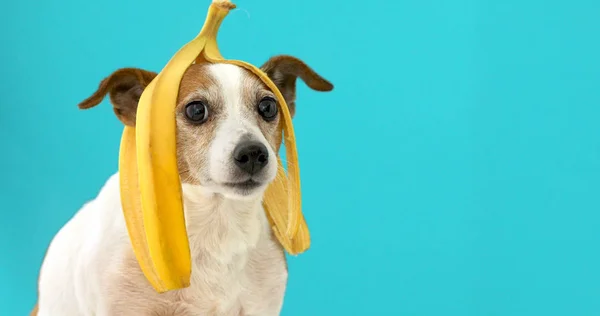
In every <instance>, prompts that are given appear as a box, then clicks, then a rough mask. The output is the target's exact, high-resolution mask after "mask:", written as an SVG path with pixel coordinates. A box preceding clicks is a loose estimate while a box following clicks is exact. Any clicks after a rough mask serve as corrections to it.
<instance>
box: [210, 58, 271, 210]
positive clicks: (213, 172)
mask: <svg viewBox="0 0 600 316" xmlns="http://www.w3.org/2000/svg"><path fill="white" fill-rule="evenodd" d="M210 71H211V75H212V76H213V77H214V78H215V79H216V80H217V82H219V86H220V87H219V88H220V89H221V91H222V96H223V98H224V104H225V109H226V113H227V115H226V116H225V118H224V119H223V120H222V121H221V122H219V124H218V128H217V132H216V135H215V139H214V140H213V142H212V145H211V148H210V159H209V167H210V169H209V173H210V177H211V179H212V180H213V181H215V182H216V184H217V186H213V187H211V188H210V189H211V190H212V191H213V192H216V193H221V194H223V195H225V196H226V197H228V198H239V197H237V196H236V197H234V196H232V195H231V194H230V192H229V191H227V190H223V189H222V188H221V187H220V186H218V184H219V183H224V182H231V181H232V180H231V179H230V177H231V170H232V168H231V164H230V161H231V159H230V157H231V155H232V152H233V150H234V149H235V146H236V145H237V144H238V143H239V142H240V141H242V140H244V139H245V140H248V141H259V142H261V143H263V144H264V145H265V146H266V147H267V149H268V151H269V157H271V159H269V161H268V163H267V165H266V166H265V168H264V172H263V173H262V174H261V176H262V179H259V180H261V182H263V183H265V186H266V184H268V183H269V182H271V181H272V180H273V179H274V178H275V176H276V175H277V161H276V160H275V159H273V157H275V156H276V155H275V152H274V151H273V149H272V148H271V146H269V143H268V142H267V139H266V138H265V136H264V135H263V134H262V132H261V131H260V129H259V128H258V126H257V123H256V115H254V114H253V113H250V110H249V109H248V107H246V106H245V105H244V104H243V103H244V100H243V98H242V94H241V91H242V85H243V81H244V73H243V72H242V71H241V69H240V68H239V67H238V66H234V65H229V64H213V65H211V66H210ZM263 189H264V188H263ZM257 192H259V193H262V190H257ZM251 197H252V196H251Z"/></svg>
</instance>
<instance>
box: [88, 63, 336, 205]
mask: <svg viewBox="0 0 600 316" xmlns="http://www.w3.org/2000/svg"><path fill="white" fill-rule="evenodd" d="M261 69H262V70H263V71H264V72H265V73H266V74H267V75H268V76H269V77H270V78H271V80H272V81H273V82H274V83H275V84H276V85H277V87H278V89H279V90H280V92H281V93H282V95H283V96H284V98H285V101H286V103H287V105H288V107H289V110H290V113H291V115H292V116H294V114H295V112H296V104H295V95H296V78H298V77H299V78H301V79H302V80H303V81H304V82H305V83H306V84H307V85H308V87H310V88H312V89H314V90H317V91H330V90H332V89H333V86H332V85H331V83H329V82H328V81H327V80H325V79H324V78H323V77H321V76H320V75H318V74H317V73H316V72H315V71H313V70H312V69H311V68H310V67H308V66H307V65H306V64H305V63H304V62H302V61H301V60H299V59H297V58H295V57H291V56H276V57H273V58H271V59H269V60H268V61H267V62H266V63H265V64H264V65H263V66H262V67H261ZM155 76H156V73H154V72H150V71H146V70H142V69H136V68H124V69H119V70H117V71H115V72H114V73H112V74H111V75H110V76H109V77H107V78H106V79H104V80H103V81H102V82H101V83H100V86H99V88H98V90H97V91H96V92H94V94H93V95H92V96H90V97H89V98H88V99H86V100H84V101H83V102H82V103H81V104H79V107H80V108H82V109H87V108H91V107H93V106H95V105H97V104H99V103H100V102H101V101H102V100H103V99H104V97H105V96H106V95H107V94H108V95H110V100H111V103H112V105H113V110H114V112H115V114H116V115H117V117H118V118H119V119H120V120H121V121H122V122H123V123H124V124H125V125H129V126H135V119H136V111H137V104H138V101H139V98H140V96H141V94H142V92H143V90H144V88H145V87H146V86H147V85H148V84H149V83H150V82H151V81H152V79H154V77H155ZM175 113H176V122H177V158H178V167H179V172H180V177H181V180H182V182H183V183H187V184H192V185H198V186H200V187H201V188H202V189H203V190H205V191H207V192H210V193H217V194H222V195H224V196H226V197H228V198H234V199H243V198H247V197H254V196H257V195H260V194H262V193H263V191H264V190H265V189H266V187H267V185H268V184H269V183H270V182H271V181H272V180H273V179H274V178H275V176H276V173H277V168H278V165H277V158H276V157H277V152H278V151H279V147H280V145H281V142H282V133H281V126H280V124H282V118H281V113H280V111H279V105H278V104H277V100H276V98H275V95H274V93H273V92H272V91H270V90H269V89H268V88H267V86H266V85H264V83H263V82H262V81H261V80H260V79H259V78H257V77H256V76H255V75H254V74H252V73H251V72H249V71H248V70H246V69H244V68H241V67H238V66H235V65H230V64H197V65H196V64H195V65H192V66H191V67H189V69H188V70H187V71H186V72H185V74H184V76H183V79H182V81H181V84H180V87H179V94H178V100H177V107H176V112H175Z"/></svg>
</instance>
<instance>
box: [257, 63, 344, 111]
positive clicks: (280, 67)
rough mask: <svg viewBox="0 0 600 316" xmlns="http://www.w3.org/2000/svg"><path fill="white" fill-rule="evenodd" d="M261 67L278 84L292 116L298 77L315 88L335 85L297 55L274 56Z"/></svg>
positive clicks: (329, 88) (331, 87)
mask: <svg viewBox="0 0 600 316" xmlns="http://www.w3.org/2000/svg"><path fill="white" fill-rule="evenodd" d="M260 69H261V70H262V71H264V72H265V73H266V74H267V75H268V76H269V78H270V79H271V80H272V81H273V83H275V84H276V85H277V88H279V91H281V94H282V95H283V97H284V98H285V103H287V105H288V108H289V109H290V114H291V115H292V116H294V114H295V113H296V78H298V77H300V79H302V80H303V81H304V82H305V83H306V85H307V86H308V87H310V88H311V89H313V90H317V91H331V90H332V89H333V85H332V84H331V83H330V82H329V81H327V80H325V78H323V77H321V76H320V75H319V74H317V73H316V72H315V71H314V70H312V69H311V68H310V67H309V66H308V65H306V64H305V63H304V62H303V61H301V60H300V59H298V58H296V57H292V56H287V55H279V56H274V57H271V59H269V60H268V61H267V62H266V63H265V64H264V65H262V66H261V67H260Z"/></svg>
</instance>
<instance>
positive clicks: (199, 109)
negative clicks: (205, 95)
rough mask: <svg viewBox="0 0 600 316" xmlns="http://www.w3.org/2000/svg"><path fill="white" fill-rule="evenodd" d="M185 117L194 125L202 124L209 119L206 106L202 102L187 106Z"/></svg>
mask: <svg viewBox="0 0 600 316" xmlns="http://www.w3.org/2000/svg"><path fill="white" fill-rule="evenodd" d="M185 116H186V117H187V118H188V120H190V121H191V122H193V123H194V124H201V123H204V122H205V121H206V119H207V118H208V109H207V108H206V104H204V103H202V102H200V101H194V102H192V103H190V104H188V105H186V106H185Z"/></svg>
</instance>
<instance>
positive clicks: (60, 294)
mask: <svg viewBox="0 0 600 316" xmlns="http://www.w3.org/2000/svg"><path fill="white" fill-rule="evenodd" d="M213 74H214V76H215V77H216V78H217V79H218V82H219V85H220V86H221V90H222V93H223V96H224V97H225V98H227V102H226V104H227V107H228V108H227V117H226V118H225V119H224V120H223V121H222V122H219V126H218V132H217V133H216V136H215V140H214V141H213V142H212V145H211V148H210V150H209V153H210V159H209V164H210V175H211V177H213V178H214V179H215V180H222V181H225V180H227V177H228V172H229V171H228V170H229V169H228V168H230V166H229V165H228V164H229V163H228V162H226V161H228V159H227V158H228V157H230V156H231V151H232V150H233V148H234V146H235V144H236V143H237V142H238V141H239V140H240V138H242V137H250V138H252V139H253V140H257V141H261V142H264V143H267V141H266V140H265V137H264V136H263V135H262V133H261V132H260V129H259V128H258V127H257V126H256V122H253V121H252V119H251V116H250V115H248V114H247V113H245V112H244V111H245V109H244V107H243V106H242V104H241V103H242V100H241V94H240V92H239V91H240V89H241V85H242V84H241V80H243V74H242V72H241V71H240V70H239V69H237V68H236V67H235V66H230V65H218V66H214V71H213ZM267 148H269V150H270V152H269V155H270V157H275V153H274V152H272V149H271V148H270V146H267ZM276 168H277V167H276V164H275V163H271V162H269V165H268V167H267V169H268V170H267V172H265V174H267V176H266V177H267V178H268V179H265V180H268V181H270V180H272V179H273V178H274V177H275V173H276ZM183 193H184V207H185V215H186V222H187V229H188V237H189V241H190V250H191V253H192V260H193V265H192V278H191V285H190V287H189V288H186V289H182V290H176V291H171V292H167V293H164V294H157V293H156V292H155V291H154V290H153V289H152V288H151V287H150V285H149V284H148V282H147V280H146V279H145V278H144V276H143V275H142V273H141V271H140V269H139V266H138V265H137V262H136V261H135V257H134V255H133V251H132V248H131V244H130V241H129V237H128V235H127V230H126V227H125V222H124V219H123V213H122V209H121V202H120V193H119V178H118V174H115V175H113V176H112V177H110V178H109V180H108V181H107V183H106V184H105V186H104V187H103V188H102V190H101V191H100V193H99V195H98V196H97V198H96V199H94V200H93V201H91V202H90V203H87V204H85V205H84V206H83V208H82V209H81V210H80V211H79V212H78V213H77V214H76V215H75V216H74V217H73V218H72V219H71V220H70V221H69V222H68V223H67V224H66V225H65V226H64V227H63V228H62V229H61V230H60V231H59V232H58V234H57V235H56V236H55V238H54V239H53V241H52V243H51V245H50V247H49V249H48V252H47V254H46V257H45V260H44V263H43V265H42V269H41V273H40V280H39V314H38V316H114V315H118V316H121V315H123V316H129V315H132V316H167V315H177V316H185V315H190V316H191V315H215V316H216V315H224V316H225V315H227V316H229V315H235V316H239V315H244V316H250V315H266V316H269V315H279V312H280V310H281V306H282V304H283V295H284V292H285V287H286V282H287V267H286V263H285V257H284V254H283V251H282V248H281V246H280V245H279V244H278V243H277V241H276V240H275V239H274V238H273V236H272V233H271V230H270V228H269V225H268V222H267V220H266V217H265V214H264V210H263V208H262V205H261V195H262V190H258V191H257V193H256V194H253V195H249V196H245V197H243V198H241V197H239V196H235V194H233V193H229V192H227V191H226V190H225V189H222V188H219V187H211V188H206V187H202V186H193V185H184V186H183Z"/></svg>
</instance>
